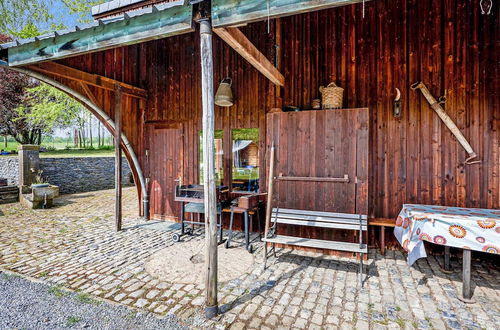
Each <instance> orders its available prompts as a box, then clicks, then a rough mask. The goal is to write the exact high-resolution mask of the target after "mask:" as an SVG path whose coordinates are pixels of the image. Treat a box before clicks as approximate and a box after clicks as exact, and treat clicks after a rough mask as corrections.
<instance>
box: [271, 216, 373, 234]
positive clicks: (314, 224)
mask: <svg viewBox="0 0 500 330" xmlns="http://www.w3.org/2000/svg"><path fill="white" fill-rule="evenodd" d="M272 221H273V222H278V223H281V224H288V225H295V226H308V227H317V228H334V229H346V230H359V223H358V224H349V223H340V222H339V223H335V222H321V221H314V220H297V219H288V218H282V217H278V218H275V217H274V218H272ZM361 228H362V229H361V230H363V231H366V230H367V226H366V224H364V225H362V227H361Z"/></svg>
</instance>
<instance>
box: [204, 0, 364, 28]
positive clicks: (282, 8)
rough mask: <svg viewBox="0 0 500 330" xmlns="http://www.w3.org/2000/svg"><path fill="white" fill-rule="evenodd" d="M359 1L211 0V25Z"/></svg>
mask: <svg viewBox="0 0 500 330" xmlns="http://www.w3.org/2000/svg"><path fill="white" fill-rule="evenodd" d="M366 1H369V0H366ZM360 2H363V0H212V25H213V26H214V27H223V26H238V25H242V24H247V23H251V22H256V21H262V20H266V19H270V18H277V17H284V16H291V15H297V14H302V13H307V12H311V11H316V10H321V9H327V8H333V7H340V6H346V5H351V4H355V3H360Z"/></svg>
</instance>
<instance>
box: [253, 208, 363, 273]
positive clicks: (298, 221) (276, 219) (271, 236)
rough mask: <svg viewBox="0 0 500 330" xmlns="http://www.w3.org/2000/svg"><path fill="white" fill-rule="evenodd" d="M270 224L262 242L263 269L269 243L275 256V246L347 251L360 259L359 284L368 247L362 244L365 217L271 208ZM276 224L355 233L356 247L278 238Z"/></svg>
mask: <svg viewBox="0 0 500 330" xmlns="http://www.w3.org/2000/svg"><path fill="white" fill-rule="evenodd" d="M271 221H272V223H273V225H272V227H271V228H270V229H269V233H268V234H267V235H266V237H264V239H263V241H264V242H266V244H265V249H264V250H265V251H264V268H266V261H267V254H268V252H267V243H272V245H273V252H274V254H275V255H276V253H275V244H284V245H291V246H302V247H310V248H317V249H327V250H336V251H348V252H354V253H358V254H359V256H360V258H359V259H360V267H359V269H360V281H361V274H362V273H363V254H364V253H368V246H367V244H365V243H363V232H366V231H367V226H368V224H367V216H366V215H362V214H348V213H332V212H320V211H306V210H294V209H281V208H280V209H278V208H273V209H272V213H271ZM278 224H284V225H293V226H308V227H316V228H329V229H344V230H356V231H359V243H351V242H341V241H330V240H321V239H312V238H304V237H295V236H284V235H279V234H278V233H277V229H278V226H277V225H278Z"/></svg>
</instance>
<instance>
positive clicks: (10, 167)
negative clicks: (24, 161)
mask: <svg viewBox="0 0 500 330" xmlns="http://www.w3.org/2000/svg"><path fill="white" fill-rule="evenodd" d="M0 178H5V179H7V182H8V184H9V185H13V186H16V185H18V184H19V159H18V158H17V157H0Z"/></svg>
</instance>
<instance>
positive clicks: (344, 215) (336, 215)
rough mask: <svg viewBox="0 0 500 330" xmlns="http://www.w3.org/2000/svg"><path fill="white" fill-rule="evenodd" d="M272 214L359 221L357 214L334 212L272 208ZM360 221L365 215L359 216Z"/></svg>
mask: <svg viewBox="0 0 500 330" xmlns="http://www.w3.org/2000/svg"><path fill="white" fill-rule="evenodd" d="M272 212H273V213H276V212H278V214H300V215H309V216H319V217H321V216H324V217H330V218H344V219H357V220H359V216H360V215H359V214H352V213H334V212H323V211H306V210H294V209H282V208H280V209H278V208H273V211H272ZM361 219H363V220H367V219H368V216H367V215H364V214H363V215H361Z"/></svg>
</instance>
